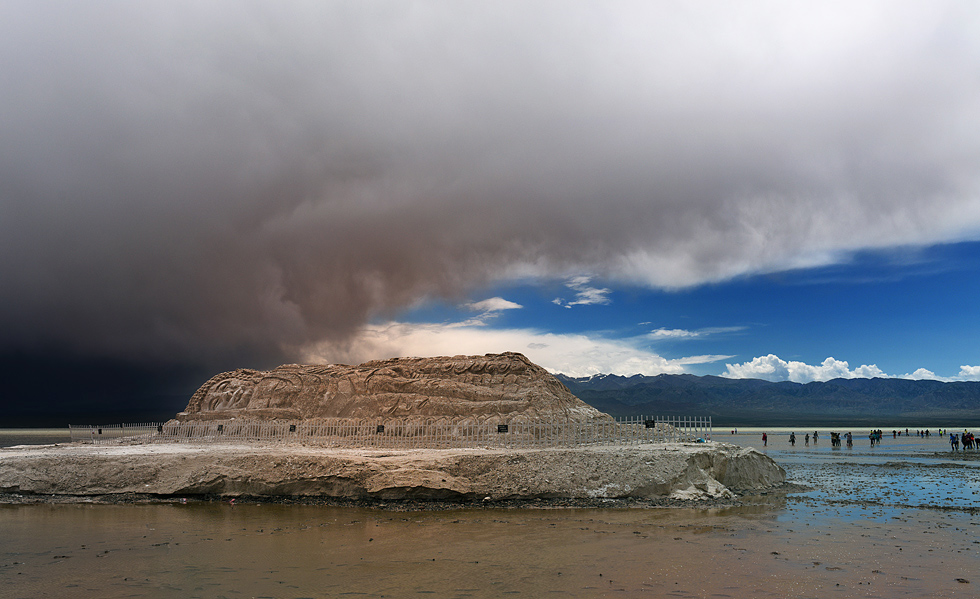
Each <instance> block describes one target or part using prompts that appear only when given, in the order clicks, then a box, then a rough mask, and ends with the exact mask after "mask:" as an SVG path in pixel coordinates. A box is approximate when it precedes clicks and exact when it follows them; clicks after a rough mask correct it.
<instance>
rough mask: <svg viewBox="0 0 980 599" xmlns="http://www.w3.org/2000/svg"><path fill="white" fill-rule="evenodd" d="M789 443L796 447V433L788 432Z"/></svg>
mask: <svg viewBox="0 0 980 599" xmlns="http://www.w3.org/2000/svg"><path fill="white" fill-rule="evenodd" d="M789 444H790V445H792V446H793V447H796V433H790V434H789Z"/></svg>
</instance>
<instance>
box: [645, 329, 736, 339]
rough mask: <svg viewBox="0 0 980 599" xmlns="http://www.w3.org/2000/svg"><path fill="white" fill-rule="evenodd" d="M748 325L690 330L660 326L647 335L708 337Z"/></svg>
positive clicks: (653, 337) (675, 337) (669, 337)
mask: <svg viewBox="0 0 980 599" xmlns="http://www.w3.org/2000/svg"><path fill="white" fill-rule="evenodd" d="M745 328H746V327H706V328H703V329H697V330H695V331H689V330H687V329H665V328H662V327H661V328H659V329H655V330H653V331H650V334H649V335H647V337H649V338H650V339H653V340H661V339H675V340H676V339H697V338H700V337H707V336H708V335H718V334H721V333H734V332H737V331H744V330H745Z"/></svg>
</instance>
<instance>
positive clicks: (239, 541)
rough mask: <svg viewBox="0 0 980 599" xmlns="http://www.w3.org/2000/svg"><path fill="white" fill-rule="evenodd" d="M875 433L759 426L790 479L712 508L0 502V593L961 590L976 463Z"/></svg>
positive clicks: (903, 593) (866, 593)
mask: <svg viewBox="0 0 980 599" xmlns="http://www.w3.org/2000/svg"><path fill="white" fill-rule="evenodd" d="M733 437H736V438H737V439H738V440H739V441H742V440H744V441H745V442H744V443H740V444H752V445H753V446H756V447H758V448H760V449H762V447H761V443H756V442H755V441H756V437H755V435H754V434H752V435H749V434H746V435H745V436H744V438H743V436H742V435H733ZM716 439H718V440H722V441H730V440H731V439H728V438H720V436H719V437H716ZM828 441H829V436H828ZM889 441H890V439H887V438H886V439H884V440H883V442H882V445H881V446H879V447H877V448H875V449H873V450H872V449H870V448H869V447H868V448H866V447H861V448H858V447H854V448H852V449H851V450H850V451H848V450H847V449H846V448H844V449H841V450H831V449H830V447H829V443H827V446H822V443H823V442H824V440H823V439H821V440H820V444H818V445H817V446H816V447H813V446H811V447H810V448H806V447H801V446H800V445H801V444H798V445H797V447H795V448H794V447H790V446H789V445H788V443H786V442H785V440H784V439H783V437H782V436H781V435H779V436H776V438H775V439H774V438H773V435H772V434H770V441H769V445H768V447H766V448H765V451H766V452H767V453H769V454H770V455H771V456H772V457H773V458H774V459H776V461H777V462H779V463H780V464H782V465H783V466H784V467H785V468H786V469H787V473H788V475H789V479H790V480H791V481H794V482H797V483H799V484H801V485H803V486H804V488H805V490H803V491H801V492H797V493H783V492H774V493H767V494H765V495H759V496H756V497H744V498H742V504H741V505H738V506H732V507H720V506H718V505H705V504H693V505H692V506H690V507H677V504H674V505H673V506H672V507H660V508H650V507H646V506H639V505H623V504H616V503H611V504H610V506H615V507H607V508H604V507H599V506H578V507H568V506H552V505H549V506H547V507H541V508H535V507H534V506H528V505H501V506H498V507H495V508H488V507H486V506H482V505H481V506H479V507H466V506H462V507H457V508H454V507H452V506H448V508H449V509H442V510H439V511H426V510H423V511H408V512H405V511H392V510H391V509H386V508H385V507H384V506H377V505H375V506H371V507H365V506H358V505H356V504H350V505H344V506H336V505H283V504H252V503H249V502H236V503H235V504H232V503H229V502H228V501H220V500H215V501H210V502H207V501H206V502H188V503H186V504H185V503H181V502H180V501H179V499H178V498H175V499H174V500H173V501H171V502H169V503H162V504H161V503H152V504H146V503H134V504H129V505H91V504H74V505H64V504H62V505H46V504H35V505H2V506H0V539H3V542H2V543H0V597H5V598H6V597H11V598H16V597H64V596H71V597H75V598H88V597H92V598H96V597H98V598H104V597H285V598H302V597H350V596H355V597H356V596H364V597H406V596H438V597H501V596H526V597H535V598H537V597H552V596H555V597H562V596H564V597H749V596H751V597H975V596H978V595H980V590H978V585H980V576H978V575H977V574H976V572H980V522H978V521H977V520H980V519H978V518H977V517H976V515H977V511H978V509H980V499H978V498H980V495H977V491H978V487H977V485H978V480H980V477H978V474H980V470H977V468H978V467H980V461H978V460H977V459H975V458H974V456H973V455H972V454H967V455H963V453H962V452H960V453H959V454H954V455H950V452H949V451H948V449H949V446H948V445H945V444H943V443H941V442H939V441H938V440H936V439H934V438H933V439H930V440H928V441H921V442H919V441H917V440H915V439H914V438H908V439H903V440H901V442H900V441H899V439H895V440H891V441H892V442H891V443H889Z"/></svg>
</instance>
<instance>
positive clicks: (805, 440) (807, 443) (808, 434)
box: [803, 433, 810, 447]
mask: <svg viewBox="0 0 980 599" xmlns="http://www.w3.org/2000/svg"><path fill="white" fill-rule="evenodd" d="M803 443H804V444H805V445H806V446H807V447H809V446H810V433H807V434H806V436H805V437H803Z"/></svg>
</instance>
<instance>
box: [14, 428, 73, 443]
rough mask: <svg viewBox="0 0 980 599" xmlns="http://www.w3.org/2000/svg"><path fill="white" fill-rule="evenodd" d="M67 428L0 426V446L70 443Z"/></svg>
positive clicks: (69, 434)
mask: <svg viewBox="0 0 980 599" xmlns="http://www.w3.org/2000/svg"><path fill="white" fill-rule="evenodd" d="M70 442H71V433H70V432H69V431H68V429H67V428H64V429H61V428H0V447H13V446H14V445H50V444H53V443H70Z"/></svg>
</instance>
